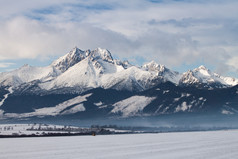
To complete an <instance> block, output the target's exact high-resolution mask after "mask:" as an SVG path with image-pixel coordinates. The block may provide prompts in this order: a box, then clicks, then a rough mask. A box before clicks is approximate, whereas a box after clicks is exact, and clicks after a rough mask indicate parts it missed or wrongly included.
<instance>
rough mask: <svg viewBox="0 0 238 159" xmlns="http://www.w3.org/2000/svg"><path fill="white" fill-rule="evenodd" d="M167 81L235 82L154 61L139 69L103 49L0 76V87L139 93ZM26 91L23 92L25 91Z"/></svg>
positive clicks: (197, 83) (201, 70)
mask: <svg viewBox="0 0 238 159" xmlns="http://www.w3.org/2000/svg"><path fill="white" fill-rule="evenodd" d="M166 81H170V82H172V83H174V84H176V85H181V86H200V87H208V88H210V87H212V88H217V87H219V88H220V87H222V88H223V87H224V88H225V87H231V86H234V85H237V84H238V80H237V79H234V78H231V77H222V76H219V75H218V74H216V73H213V72H211V71H210V70H208V69H207V68H205V67H204V66H200V67H199V68H196V69H194V70H189V71H188V72H185V73H183V74H180V73H178V72H175V71H172V70H170V69H168V68H166V67H165V66H164V65H159V64H157V63H155V62H154V61H152V62H150V63H147V64H145V65H143V66H141V67H136V66H133V65H131V64H130V63H129V62H128V61H124V62H122V61H120V60H116V59H113V57H112V55H111V53H110V52H109V51H108V50H106V49H101V48H97V49H95V50H86V51H82V50H80V49H78V48H77V47H75V48H73V49H72V50H71V51H70V52H69V53H67V54H66V55H64V56H62V57H60V58H59V59H57V60H55V61H54V62H52V64H51V65H49V66H46V67H33V66H29V65H24V66H23V67H21V68H19V69H16V70H14V71H11V72H5V73H0V86H7V87H12V88H13V90H19V91H18V92H22V89H24V91H28V92H31V93H34V92H36V93H38V92H45V93H47V92H48V93H49V92H55V91H57V92H59V93H60V91H64V92H85V91H87V90H89V89H92V88H99V87H101V88H105V89H109V88H113V89H116V90H129V91H132V92H133V91H143V90H147V89H150V88H152V87H154V86H156V85H157V84H159V83H163V82H166ZM26 88H27V89H26Z"/></svg>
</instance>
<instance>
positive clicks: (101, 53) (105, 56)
mask: <svg viewBox="0 0 238 159" xmlns="http://www.w3.org/2000/svg"><path fill="white" fill-rule="evenodd" d="M89 55H90V56H91V57H92V58H93V59H94V60H97V59H102V60H104V61H107V62H110V63H113V58H112V55H111V53H110V52H109V51H108V50H106V49H101V48H97V49H95V50H93V51H91V52H90V54H89Z"/></svg>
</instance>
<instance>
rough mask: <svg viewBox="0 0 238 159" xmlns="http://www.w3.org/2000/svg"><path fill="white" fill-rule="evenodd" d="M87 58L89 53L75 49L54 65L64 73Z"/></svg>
mask: <svg viewBox="0 0 238 159" xmlns="http://www.w3.org/2000/svg"><path fill="white" fill-rule="evenodd" d="M86 56H87V51H82V50H80V49H79V48H77V47H74V48H73V49H72V50H71V51H70V52H69V53H67V54H66V55H64V56H62V57H60V58H58V59H57V60H55V61H54V62H53V63H52V65H53V66H54V67H56V68H58V69H59V70H61V71H62V72H64V71H66V70H67V69H68V68H69V67H71V66H73V65H74V64H76V63H78V62H79V61H81V60H83V59H84V58H85V57H86Z"/></svg>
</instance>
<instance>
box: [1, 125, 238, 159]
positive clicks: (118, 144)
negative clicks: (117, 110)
mask: <svg viewBox="0 0 238 159" xmlns="http://www.w3.org/2000/svg"><path fill="white" fill-rule="evenodd" d="M237 134H238V130H229V131H210V132H183V133H160V134H129V135H101V136H74V137H38V138H4V139H0V158H1V159H16V158H17V159H29V158H34V159H46V158H47V159H66V158H69V159H74V158H75V159H95V158H98V159H99V158H100V159H130V158H131V159H159V158H161V159H166V158H171V159H174V158H181V159H186V158H187V159H191V158H193V159H194V158H195V159H196V158H201V159H204V158H209V159H221V158H224V159H228V158H232V159H234V158H237V156H238V151H237V150H238V135H237Z"/></svg>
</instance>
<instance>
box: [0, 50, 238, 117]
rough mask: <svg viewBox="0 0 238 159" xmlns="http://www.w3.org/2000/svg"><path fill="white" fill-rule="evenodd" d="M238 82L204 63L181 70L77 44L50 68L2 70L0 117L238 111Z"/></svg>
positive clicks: (31, 67) (29, 67)
mask: <svg viewBox="0 0 238 159" xmlns="http://www.w3.org/2000/svg"><path fill="white" fill-rule="evenodd" d="M237 84H238V80H237V79H235V78H231V77H223V76H220V75H218V74H216V73H213V72H212V71H210V70H209V69H207V68H206V67H205V66H200V67H198V68H195V69H193V70H189V71H187V72H185V73H179V72H176V71H173V70H170V69H169V68H167V67H165V66H164V65H160V64H157V63H155V62H154V61H152V62H150V63H147V64H145V65H143V66H140V67H138V66H134V65H132V64H130V63H129V62H128V61H120V60H116V59H114V58H113V57H112V55H111V53H110V52H109V51H108V50H105V49H101V48H97V49H95V50H86V51H82V50H80V49H78V48H77V47H75V48H74V49H72V50H71V51H70V52H69V53H67V54H66V55H64V56H62V57H60V58H59V59H57V60H55V61H53V62H52V63H51V64H50V65H49V66H46V67H33V66H29V65H24V66H22V67H21V68H18V69H16V70H14V71H11V72H4V73H0V118H16V117H17V118H21V117H35V116H37V117H44V116H62V115H63V116H65V115H66V116H67V115H71V114H76V115H79V116H80V117H84V118H88V117H91V116H101V117H104V116H111V115H119V116H122V117H131V116H138V115H161V114H173V113H198V112H203V113H204V112H213V113H214V112H216V113H220V114H236V113H238V108H237V106H238V88H237V87H238V86H237Z"/></svg>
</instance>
